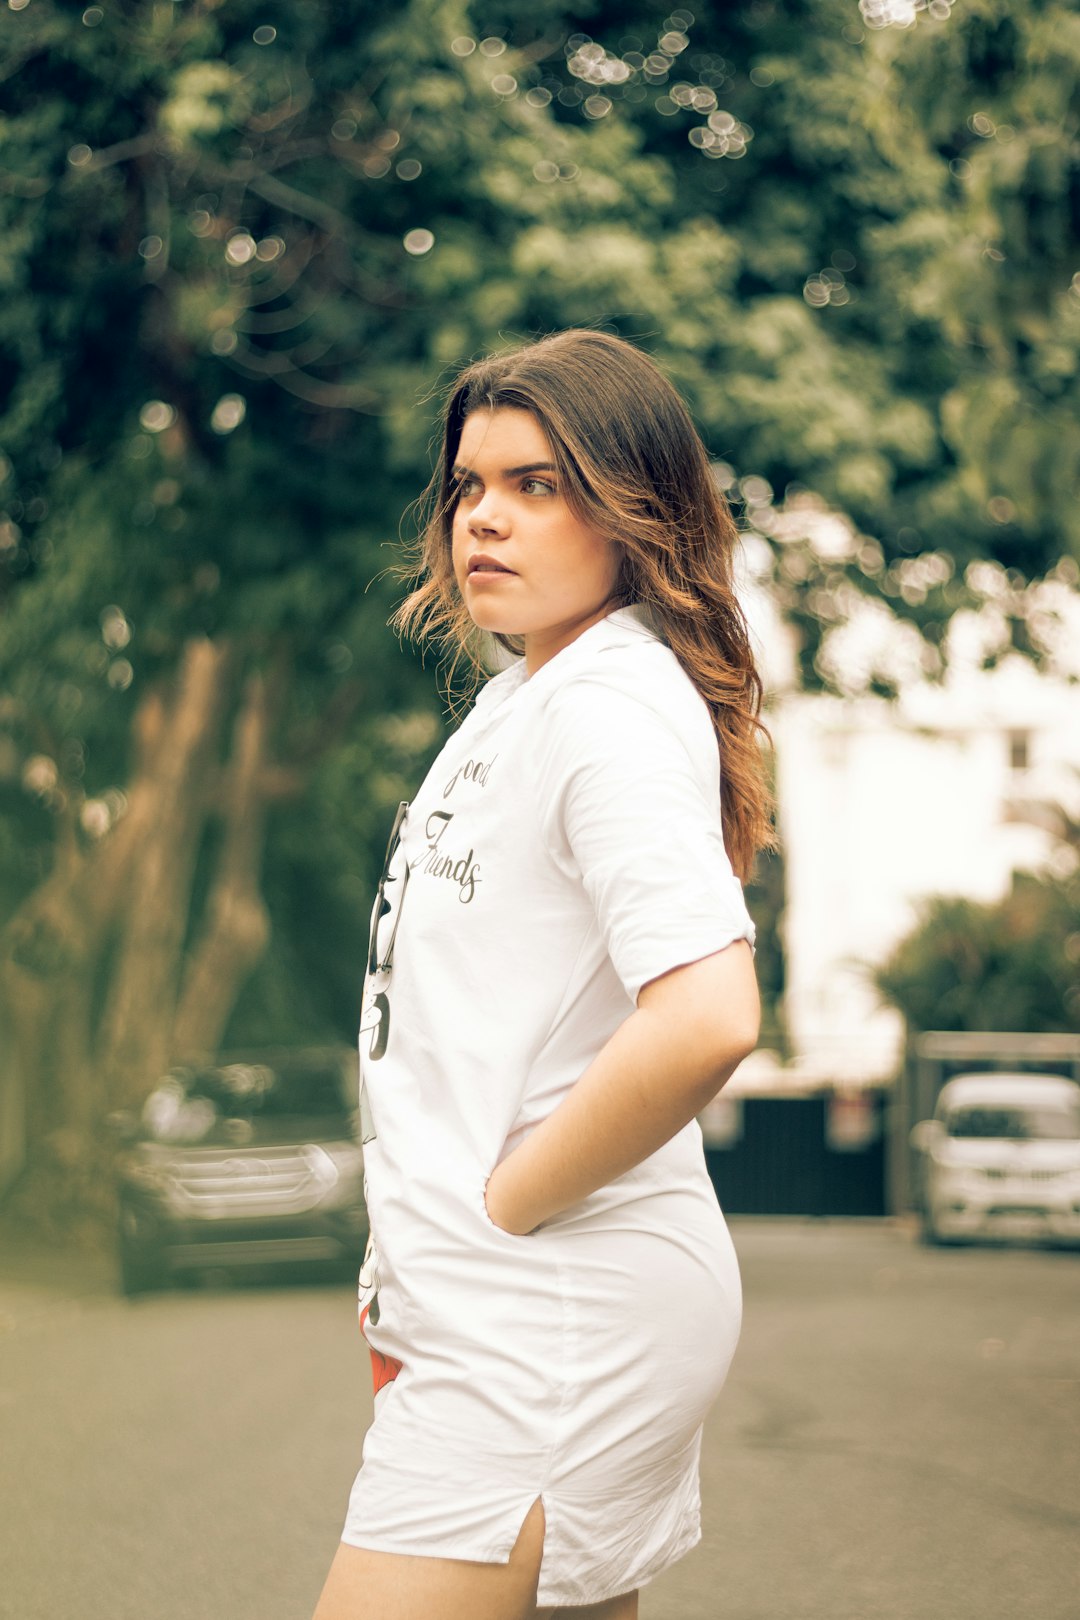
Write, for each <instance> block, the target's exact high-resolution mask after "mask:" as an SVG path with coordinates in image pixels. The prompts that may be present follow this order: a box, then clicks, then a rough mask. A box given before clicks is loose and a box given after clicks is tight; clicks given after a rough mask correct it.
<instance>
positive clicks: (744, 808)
mask: <svg viewBox="0 0 1080 1620" xmlns="http://www.w3.org/2000/svg"><path fill="white" fill-rule="evenodd" d="M500 408H508V409H511V410H525V411H529V412H530V413H531V414H532V416H533V417H535V419H536V421H537V422H538V423H539V425H540V427H541V428H542V429H543V431H544V434H545V435H546V437H547V439H548V442H549V443H550V445H551V450H552V455H553V458H554V461H555V465H556V467H557V469H558V474H559V482H560V490H561V493H562V494H563V496H564V498H565V499H566V501H567V503H568V505H569V506H570V508H571V510H572V511H573V512H574V513H575V515H576V516H577V517H578V518H579V519H581V520H582V521H583V522H585V523H587V524H589V525H590V527H592V528H593V529H595V530H597V531H598V532H600V533H601V534H603V535H605V536H606V537H607V538H609V539H610V540H612V541H613V542H614V543H615V544H617V545H618V547H619V549H620V553H621V559H622V560H621V566H620V572H619V577H618V582H617V585H616V591H615V595H614V597H613V599H612V608H615V607H618V606H625V605H628V604H630V603H634V602H640V603H642V604H644V605H645V606H646V607H647V608H648V609H649V612H650V615H651V617H652V620H653V623H654V624H655V626H656V628H657V630H658V631H659V633H660V634H661V635H662V636H663V638H664V640H665V641H666V642H667V644H668V646H669V647H670V648H671V650H672V652H673V653H674V654H675V656H676V658H677V659H678V660H679V663H680V664H681V665H682V667H683V669H684V670H685V671H686V673H687V675H689V677H690V679H691V680H692V681H693V683H694V685H695V686H696V688H697V690H698V691H699V692H700V693H701V696H702V697H703V698H704V700H705V702H706V703H707V704H708V707H709V712H710V714H711V716H712V721H713V726H714V727H715V730H716V736H717V741H718V743H719V747H720V754H721V759H722V761H723V776H724V793H723V824H724V838H725V842H726V844H727V849H728V854H729V855H730V857H731V862H732V865H733V866H734V868H735V870H736V872H737V873H738V874H739V876H740V877H742V878H746V877H747V876H748V875H749V873H750V869H751V867H752V865H753V859H754V855H755V853H756V851H757V850H759V849H761V848H764V847H768V846H770V845H771V844H772V843H773V842H774V840H773V836H772V828H771V817H770V808H771V807H770V796H769V792H768V788H767V785H766V762H765V758H764V755H763V749H762V740H763V737H765V736H766V735H767V734H766V733H765V728H764V726H763V725H762V722H761V720H760V719H759V710H760V707H761V691H762V688H761V677H760V675H759V674H758V671H757V668H756V667H755V664H754V657H753V653H752V650H751V646H750V639H749V636H748V633H747V627H746V620H745V618H744V616H743V612H742V608H741V607H740V605H739V602H738V599H737V597H736V594H735V588H734V582H733V577H732V562H733V554H734V550H735V546H736V543H737V539H738V531H737V529H736V527H735V522H734V520H733V518H732V515H731V511H730V508H729V507H728V503H727V501H726V500H725V498H724V495H723V492H722V491H721V490H720V488H719V486H718V485H717V482H716V479H715V478H714V476H713V474H712V471H711V469H710V466H709V459H708V456H707V454H706V451H705V447H704V445H703V444H702V442H701V439H700V437H699V436H698V433H697V430H696V429H695V427H694V424H693V422H692V421H691V419H690V415H689V412H688V411H687V409H686V407H685V405H684V404H683V402H682V400H681V399H680V398H679V395H678V394H677V393H676V392H675V390H674V388H673V387H672V386H671V384H670V383H669V382H668V381H667V380H666V378H665V377H663V376H662V375H661V373H660V372H659V370H658V369H657V367H656V366H655V365H654V364H653V362H652V361H651V360H650V359H648V358H647V356H646V355H644V354H642V353H641V351H640V350H639V349H636V348H635V347H634V346H633V345H632V344H630V343H627V342H625V341H624V340H623V339H621V338H617V337H612V336H609V335H608V334H607V333H604V332H595V331H567V332H559V333H556V334H555V335H554V336H553V337H547V338H542V339H541V340H540V341H538V342H535V343H530V344H527V345H526V346H525V347H523V348H517V349H514V350H513V351H511V352H509V353H506V354H499V355H495V356H493V357H491V358H489V359H486V360H481V361H479V362H477V363H476V364H475V365H471V366H469V367H467V368H466V370H464V371H463V372H462V373H461V374H460V376H459V377H458V378H457V380H456V381H455V383H454V384H453V387H452V389H451V391H450V394H449V397H448V400H447V404H446V410H445V415H444V419H443V434H442V450H441V454H440V457H439V463H438V466H437V468H436V470H435V473H434V476H433V477H432V480H431V483H430V485H429V487H428V489H427V491H426V493H425V495H424V497H423V498H422V500H421V502H420V511H421V513H422V519H421V534H420V539H419V541H418V543H417V546H416V548H415V556H414V557H413V559H412V561H411V562H410V564H409V565H408V566H406V567H405V568H403V569H402V573H403V575H404V576H405V577H407V578H410V579H411V580H412V581H413V587H414V588H413V590H412V591H411V593H410V594H409V596H408V597H407V598H406V599H405V601H404V602H403V603H402V604H401V606H400V607H399V608H398V610H397V612H396V613H395V615H394V617H393V620H392V621H391V622H392V623H393V624H394V626H395V628H396V629H398V630H399V631H400V632H401V633H403V634H405V635H408V636H409V637H411V638H412V639H413V640H415V641H419V642H422V643H430V642H434V643H436V644H437V645H439V646H440V648H441V649H442V650H443V651H444V652H448V653H449V654H450V656H451V677H450V678H451V681H452V682H453V681H454V679H455V678H459V677H460V676H461V674H462V672H463V671H464V672H465V674H466V680H467V683H468V684H469V685H470V687H471V689H472V690H475V687H476V685H477V684H478V683H479V680H480V679H481V678H482V677H483V676H484V675H486V674H487V673H488V670H487V668H486V665H485V658H484V648H485V638H484V637H482V636H481V635H480V634H479V633H478V632H477V630H476V627H475V625H474V624H473V622H472V620H471V619H470V617H469V615H468V611H467V610H466V607H465V604H464V602H463V601H462V598H461V594H460V592H459V591H458V588H457V584H456V581H455V579H454V570H453V561H452V557H451V530H452V524H453V516H454V507H455V505H456V494H455V488H454V481H453V478H452V469H453V466H454V463H455V461H456V459H457V452H458V445H459V443H460V440H461V431H462V427H463V425H464V422H465V418H466V417H467V416H468V415H469V414H470V413H471V412H472V411H477V410H498V409H500ZM497 639H498V640H499V641H500V642H502V644H503V645H504V646H506V647H508V648H509V649H510V650H511V651H513V652H515V653H520V652H522V651H523V650H524V649H523V647H522V646H521V644H520V642H519V641H518V640H517V639H516V638H514V637H510V636H499V637H497ZM489 650H490V649H489Z"/></svg>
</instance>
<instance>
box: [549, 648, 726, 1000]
mask: <svg viewBox="0 0 1080 1620" xmlns="http://www.w3.org/2000/svg"><path fill="white" fill-rule="evenodd" d="M681 695H682V694H680V696H681ZM685 696H686V702H687V704H690V705H695V706H696V705H700V702H701V700H700V699H699V698H698V696H697V693H696V692H694V691H693V690H692V689H690V688H688V689H687V692H686V694H685ZM703 730H704V732H705V733H707V735H703ZM535 757H536V761H537V766H538V771H539V783H538V789H539V791H538V811H539V815H540V820H541V827H542V832H543V836H544V840H545V842H546V844H547V846H548V849H549V851H550V853H551V855H552V857H553V858H554V859H555V861H556V863H557V864H558V865H559V866H560V867H561V868H562V869H563V870H564V871H565V872H567V873H568V874H570V875H572V876H575V877H579V878H580V880H581V882H582V883H583V885H584V888H585V891H586V893H587V895H588V897H589V899H590V901H591V903H592V906H593V909H594V912H595V914H596V919H597V923H598V925H599V928H600V933H601V936H602V938H603V940H604V943H605V945H606V947H607V950H608V954H609V956H610V957H611V961H612V963H613V965H614V967H615V971H616V973H617V974H618V976H619V979H620V980H621V982H622V985H623V987H624V989H625V990H626V993H627V995H628V996H629V998H630V1000H631V1001H633V1002H636V1000H637V997H638V992H639V991H640V989H641V987H642V985H644V984H647V983H648V982H649V981H650V980H651V979H655V978H658V977H659V976H660V975H661V974H662V973H667V972H669V971H670V970H671V969H672V968H675V967H682V966H684V965H685V964H687V963H689V962H696V961H699V960H700V959H701V958H702V957H704V956H711V955H712V954H713V953H714V952H715V951H720V950H723V949H724V947H725V946H727V945H730V944H732V943H733V941H735V940H738V939H745V940H748V941H749V942H750V943H751V944H753V939H754V925H753V923H752V921H751V919H750V915H749V913H748V911H747V909H746V904H745V901H744V899H743V893H742V886H741V884H740V883H739V880H738V879H737V878H736V876H735V874H734V872H733V871H732V868H731V862H730V860H729V859H728V855H727V851H726V850H725V848H724V840H723V831H722V827H721V820H720V797H719V788H718V762H717V756H716V744H715V741H714V740H713V735H712V728H711V725H709V723H708V717H707V714H706V713H705V712H704V710H703V709H702V710H701V712H700V713H696V712H690V713H689V714H688V715H687V714H680V715H679V719H678V723H676V722H673V721H671V720H669V719H668V718H666V717H665V716H664V715H663V714H662V713H661V712H660V711H659V710H658V709H657V708H655V707H654V706H653V705H652V703H650V702H646V701H644V700H643V699H642V698H641V697H639V696H636V695H634V694H633V693H629V692H626V691H622V690H620V689H619V688H618V687H617V686H614V685H611V684H607V683H605V682H602V681H600V680H598V679H590V678H588V677H586V678H584V679H577V680H574V681H572V682H569V683H567V684H566V685H565V686H562V687H560V688H559V689H558V690H557V691H556V692H554V693H553V694H552V695H551V697H550V699H549V701H548V702H547V704H546V705H545V708H544V712H543V715H542V718H541V723H540V725H539V727H538V736H537V753H536V756H535Z"/></svg>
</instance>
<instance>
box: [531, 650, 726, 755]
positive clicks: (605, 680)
mask: <svg viewBox="0 0 1080 1620" xmlns="http://www.w3.org/2000/svg"><path fill="white" fill-rule="evenodd" d="M597 628H598V627H597ZM580 640H581V642H582V643H585V642H586V637H585V636H582V637H581V638H580ZM571 650H574V649H571ZM560 662H561V667H559V668H556V666H557V665H560ZM549 668H550V671H551V678H549V680H548V681H547V682H545V683H544V689H543V691H542V692H538V693H537V696H538V698H540V700H541V701H540V703H539V705H538V712H537V714H536V716H535V718H536V721H537V722H538V723H539V726H540V727H541V728H542V730H543V731H544V732H545V733H546V734H547V739H548V741H549V743H550V745H551V746H552V747H554V748H556V749H558V750H560V751H561V750H563V749H565V750H567V751H568V752H572V751H574V749H575V745H576V747H577V748H578V749H579V750H581V749H583V750H586V751H588V752H591V753H605V752H607V751H609V750H620V751H623V750H637V751H640V752H642V753H643V754H648V753H650V752H653V751H655V750H656V749H657V748H669V747H671V745H672V744H676V745H681V748H682V749H685V751H686V753H687V754H689V756H690V758H691V760H692V761H693V762H694V764H695V765H696V766H697V767H698V769H699V770H700V771H701V772H703V773H704V774H705V775H706V776H707V777H709V778H711V777H712V776H713V774H714V773H715V770H716V765H717V759H718V755H717V742H716V733H715V731H714V729H713V724H712V718H711V716H710V714H709V710H708V707H707V705H706V703H705V700H704V699H703V698H702V696H701V694H700V692H699V691H698V689H697V687H696V686H695V685H694V683H693V681H692V680H691V679H690V677H689V675H688V674H687V673H686V671H685V670H684V669H683V667H682V665H681V664H680V663H679V661H678V659H677V658H676V657H675V654H674V653H673V652H672V651H671V648H670V647H668V646H667V645H666V643H665V642H663V641H662V640H661V639H660V638H659V637H658V636H656V635H652V634H646V635H641V636H635V637H629V636H627V637H623V636H617V637H597V638H590V640H589V644H587V645H581V646H580V650H579V651H578V652H577V656H575V657H573V658H566V659H565V660H564V661H560V660H559V659H554V660H553V661H552V664H551V665H550V666H549Z"/></svg>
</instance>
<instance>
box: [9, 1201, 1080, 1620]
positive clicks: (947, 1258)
mask: <svg viewBox="0 0 1080 1620" xmlns="http://www.w3.org/2000/svg"><path fill="white" fill-rule="evenodd" d="M732 1229H733V1232H734V1235H735V1241H736V1246H737V1248H738V1250H739V1254H740V1258H741V1261H742V1266H743V1276H744V1284H745V1295H746V1314H745V1322H744V1330H743V1339H742V1343H741V1345H740V1349H739V1353H738V1356H737V1358H736V1362H735V1366H734V1368H733V1371H732V1374H731V1377H730V1380H729V1383H728V1387H727V1389H726V1391H725V1392H724V1395H723V1396H722V1397H721V1401H720V1403H719V1405H718V1407H717V1408H716V1410H715V1412H714V1414H713V1416H712V1418H711V1420H710V1422H709V1425H708V1428H707V1432H706V1447H705V1461H704V1470H703V1488H704V1501H705V1539H704V1543H703V1545H702V1547H700V1548H699V1549H698V1550H697V1551H696V1552H695V1553H693V1554H692V1555H691V1556H690V1557H689V1558H688V1559H686V1560H684V1562H683V1563H682V1564H680V1565H678V1566H677V1567H676V1568H675V1569H673V1570H670V1571H669V1572H668V1573H667V1574H666V1575H665V1576H663V1577H662V1578H661V1579H660V1580H659V1581H657V1582H656V1584H655V1585H654V1586H653V1587H651V1588H650V1589H649V1590H648V1591H647V1593H646V1595H645V1597H644V1600H643V1603H642V1617H643V1620H939V1617H940V1620H1078V1617H1080V1254H1078V1253H1076V1252H1054V1251H1038V1250H1024V1249H988V1250H968V1249H964V1250H944V1251H940V1252H938V1251H929V1252H928V1251H924V1250H921V1249H919V1248H918V1247H917V1246H916V1245H915V1243H914V1241H913V1238H912V1235H911V1233H910V1231H909V1229H908V1228H907V1227H905V1226H904V1225H899V1224H892V1223H885V1222H883V1223H876V1224H875V1223H871V1222H866V1223H843V1222H796V1221H783V1222H780V1221H777V1222H771V1221H749V1220H743V1221H737V1222H736V1221H733V1222H732ZM355 1320H356V1319H355V1311H354V1307H353V1302H352V1296H351V1291H350V1289H349V1287H348V1285H347V1284H345V1285H336V1284H334V1285H327V1284H323V1285H319V1286H304V1287H287V1286H282V1285H280V1284H274V1283H269V1284H266V1283H264V1284H260V1285H253V1284H247V1285H245V1286H241V1287H230V1286H225V1285H222V1284H220V1283H219V1284H218V1285H217V1286H205V1287H202V1288H200V1289H198V1290H194V1291H192V1290H185V1291H182V1292H177V1293H173V1294H166V1295H161V1296H151V1297H149V1298H146V1299H142V1300H139V1301H136V1302H132V1303H128V1302H126V1301H124V1300H121V1299H119V1298H118V1297H117V1295H116V1293H115V1288H114V1282H113V1277H112V1274H111V1269H110V1267H109V1266H108V1265H107V1264H103V1263H101V1262H95V1261H88V1260H78V1259H76V1258H74V1257H69V1256H46V1255H40V1254H38V1255H35V1254H31V1253H28V1252H26V1251H23V1250H20V1249H19V1248H18V1247H15V1248H14V1249H13V1248H11V1246H10V1245H9V1246H8V1248H7V1250H6V1251H5V1252H4V1253H3V1254H0V1477H2V1480H3V1485H2V1490H3V1507H2V1512H0V1615H2V1616H3V1617H4V1620H8V1617H10V1620H309V1617H310V1614H311V1610H312V1607H313V1604H314V1601H315V1598H316V1596H317V1593H318V1590H319V1588H320V1586H321V1584H322V1578H323V1575H324V1574H325V1570H326V1567H327V1565H328V1563H329V1560H330V1557H331V1555H332V1553H333V1550H334V1546H335V1543H336V1540H337V1533H338V1529H339V1527H340V1522H341V1516H342V1513H343V1510H344V1505H345V1499H346V1496H347V1493H348V1489H349V1485H350V1482H351V1480H352V1476H353V1472H354V1470H355V1468H356V1465H357V1462H358V1458H359V1451H360V1441H361V1437H362V1433H363V1429H364V1425H365V1424H366V1422H367V1421H368V1419H369V1417H370V1411H371V1406H370V1397H369V1393H368V1391H369V1387H370V1384H369V1378H368V1371H367V1365H366V1354H365V1353H364V1352H363V1350H362V1346H361V1343H360V1341H359V1337H358V1334H357V1330H356V1325H355ZM436 1620H437V1617H436Z"/></svg>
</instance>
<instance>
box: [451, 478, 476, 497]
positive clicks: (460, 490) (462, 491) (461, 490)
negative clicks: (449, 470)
mask: <svg viewBox="0 0 1080 1620" xmlns="http://www.w3.org/2000/svg"><path fill="white" fill-rule="evenodd" d="M475 489H476V479H475V478H470V477H467V476H466V477H461V478H458V479H455V481H454V494H455V495H472V494H473V492H474V491H475Z"/></svg>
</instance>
